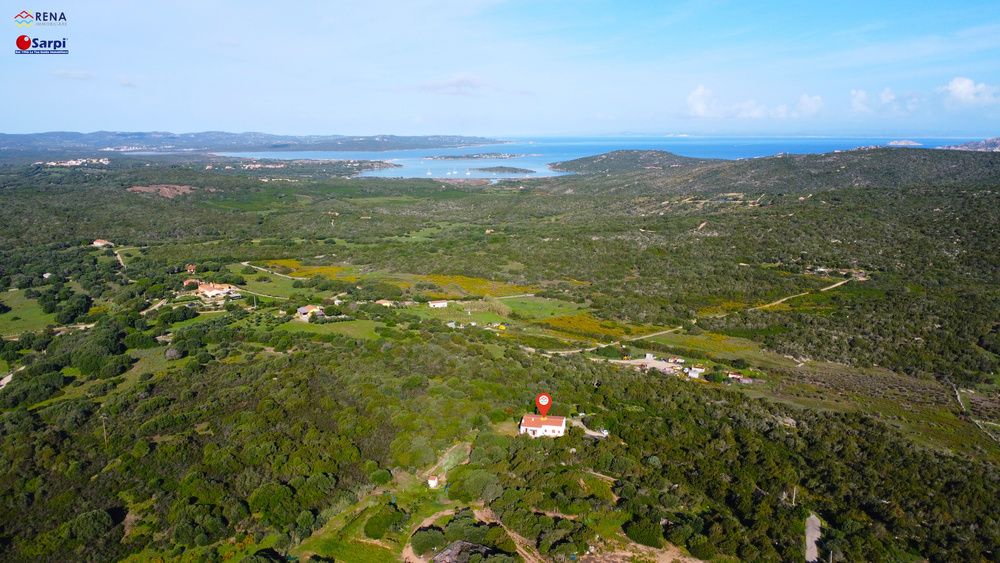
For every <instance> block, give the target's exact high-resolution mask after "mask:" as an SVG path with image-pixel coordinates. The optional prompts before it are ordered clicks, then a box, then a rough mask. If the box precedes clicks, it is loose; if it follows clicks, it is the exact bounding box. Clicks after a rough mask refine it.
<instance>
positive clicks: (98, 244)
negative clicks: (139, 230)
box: [90, 238, 115, 248]
mask: <svg viewBox="0 0 1000 563" xmlns="http://www.w3.org/2000/svg"><path fill="white" fill-rule="evenodd" d="M90 246H96V247H97V248H104V247H105V246H110V247H112V248H114V246H115V243H113V242H109V241H106V240H104V239H102V238H99V239H97V240H95V241H94V242H93V243H91V245H90Z"/></svg>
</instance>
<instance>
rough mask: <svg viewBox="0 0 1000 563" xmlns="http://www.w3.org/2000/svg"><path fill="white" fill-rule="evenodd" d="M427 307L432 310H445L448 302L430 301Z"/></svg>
mask: <svg viewBox="0 0 1000 563" xmlns="http://www.w3.org/2000/svg"><path fill="white" fill-rule="evenodd" d="M427 306H428V307H430V308H431V309H444V308H445V307H447V306H448V302H447V301H428V302H427Z"/></svg>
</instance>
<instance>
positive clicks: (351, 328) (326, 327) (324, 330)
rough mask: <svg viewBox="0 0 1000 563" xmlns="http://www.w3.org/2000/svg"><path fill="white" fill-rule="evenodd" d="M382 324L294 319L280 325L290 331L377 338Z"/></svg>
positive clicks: (363, 321) (369, 338) (364, 321)
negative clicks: (322, 322) (376, 331)
mask: <svg viewBox="0 0 1000 563" xmlns="http://www.w3.org/2000/svg"><path fill="white" fill-rule="evenodd" d="M379 326H382V323H378V322H375V321H368V320H362V321H345V322H342V323H328V324H313V323H306V322H302V321H297V320H292V321H288V322H287V323H285V324H283V325H280V326H278V328H279V329H281V330H287V331H289V332H312V333H315V334H343V335H344V336H350V337H351V338H365V339H368V340H375V339H377V338H378V337H379V335H378V334H376V333H375V328H376V327H379Z"/></svg>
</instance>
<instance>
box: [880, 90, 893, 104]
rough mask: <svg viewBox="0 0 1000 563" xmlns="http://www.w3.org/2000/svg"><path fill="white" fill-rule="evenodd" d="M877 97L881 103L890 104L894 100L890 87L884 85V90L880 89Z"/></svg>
mask: <svg viewBox="0 0 1000 563" xmlns="http://www.w3.org/2000/svg"><path fill="white" fill-rule="evenodd" d="M878 98H879V99H880V100H882V103H883V104H891V103H892V102H894V101H896V94H893V92H892V88H890V87H888V86H886V87H885V90H882V93H881V94H879V95H878Z"/></svg>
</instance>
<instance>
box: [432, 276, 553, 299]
mask: <svg viewBox="0 0 1000 563" xmlns="http://www.w3.org/2000/svg"><path fill="white" fill-rule="evenodd" d="M415 277H416V279H418V280H421V281H426V282H431V283H433V284H435V285H437V286H439V287H440V288H441V290H440V291H441V292H442V294H443V295H492V296H493V297H504V296H507V295H519V294H522V293H533V292H535V291H539V290H540V288H538V287H529V286H522V285H513V284H508V283H504V282H501V281H494V280H488V279H486V278H470V277H467V276H415Z"/></svg>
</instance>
